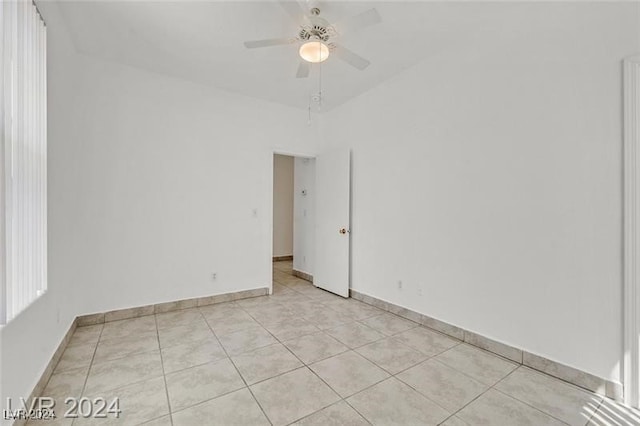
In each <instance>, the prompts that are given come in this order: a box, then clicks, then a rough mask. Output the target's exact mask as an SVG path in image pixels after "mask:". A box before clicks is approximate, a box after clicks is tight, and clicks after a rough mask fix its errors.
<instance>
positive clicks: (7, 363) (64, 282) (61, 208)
mask: <svg viewBox="0 0 640 426" xmlns="http://www.w3.org/2000/svg"><path fill="white" fill-rule="evenodd" d="M42 6H44V7H42ZM49 6H50V5H49V4H47V5H39V8H40V10H41V11H42V12H44V11H46V12H47V13H46V15H45V20H46V22H47V34H48V35H47V55H48V58H47V67H48V75H47V85H48V96H47V109H48V123H47V125H48V129H47V132H48V137H47V139H48V140H47V143H48V288H47V291H46V292H45V293H44V294H43V295H42V296H41V297H39V298H38V299H37V300H36V301H35V302H34V303H32V304H31V305H30V306H28V307H27V308H26V309H25V310H24V311H22V312H21V313H20V314H19V315H18V316H16V317H15V318H14V319H13V320H12V321H10V322H9V323H8V324H7V325H4V326H0V401H1V402H0V410H2V409H4V408H7V406H6V401H7V398H11V399H12V402H13V407H14V409H15V408H17V407H19V406H20V401H19V398H21V397H22V398H26V397H28V396H29V395H30V393H31V391H32V389H33V388H34V386H35V385H36V383H37V381H38V379H39V378H40V375H41V374H42V372H43V371H44V369H45V367H46V365H47V364H48V363H49V360H50V359H51V357H52V355H53V353H54V351H55V350H56V348H57V347H58V344H59V343H60V341H61V340H62V338H63V337H64V335H65V333H66V332H67V330H68V329H69V327H70V326H71V324H72V322H73V320H74V318H75V316H76V315H77V313H78V311H79V309H80V306H81V301H80V291H79V289H78V287H77V286H76V284H77V281H76V280H75V266H76V262H77V259H76V258H74V255H73V254H74V253H75V252H76V251H81V250H86V249H87V241H86V240H85V239H83V238H82V237H81V235H79V234H78V233H77V232H76V229H75V227H74V223H73V220H72V219H71V220H70V218H71V217H73V216H74V215H75V211H76V208H77V207H78V205H79V200H78V198H77V194H75V193H74V192H73V191H72V190H70V188H72V187H73V186H75V185H76V182H77V181H78V180H80V179H81V175H80V174H79V167H78V163H77V162H76V161H75V160H74V158H75V157H74V152H75V150H76V149H77V147H78V145H79V142H80V139H79V138H78V137H77V134H76V127H77V126H76V124H77V121H76V120H77V113H78V109H77V104H76V103H75V94H76V91H75V90H74V89H75V82H76V81H77V77H78V73H77V72H78V69H77V67H76V57H75V54H74V49H73V46H72V45H71V42H70V40H69V38H68V37H67V34H66V32H65V30H64V28H63V27H62V26H60V25H58V23H59V20H58V18H59V16H58V15H57V14H56V8H55V6H54V7H49ZM10 423H11V422H9V421H8V420H5V419H4V418H3V416H2V417H0V424H3V425H4V424H10Z"/></svg>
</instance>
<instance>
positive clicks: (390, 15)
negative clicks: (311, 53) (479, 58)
mask: <svg viewBox="0 0 640 426" xmlns="http://www.w3.org/2000/svg"><path fill="white" fill-rule="evenodd" d="M58 4H59V8H60V12H61V15H62V16H63V18H64V20H65V22H66V25H67V27H68V29H69V32H70V34H71V38H72V40H73V43H74V44H75V47H76V49H77V50H78V51H79V52H81V53H83V54H87V55H92V56H97V57H101V58H103V59H106V60H110V61H115V62H118V63H122V64H127V65H131V66H134V67H138V68H142V69H147V70H151V71H154V72H158V73H164V74H167V75H171V76H175V77H180V78H184V79H187V80H190V81H194V82H198V83H203V84H207V85H211V86H215V87H218V88H222V89H225V90H229V91H232V92H237V93H241V94H244V95H249V96H253V97H256V98H261V99H266V100H269V101H273V102H278V103H282V104H285V105H290V106H294V107H300V108H306V107H307V105H308V102H309V96H310V94H312V93H315V92H317V91H318V83H319V78H318V77H319V74H318V67H317V65H314V67H313V69H312V71H311V75H310V77H309V78H307V79H296V78H295V73H296V69H297V65H298V61H299V58H298V55H297V46H296V45H287V46H275V47H269V48H263V49H252V50H249V49H246V48H245V47H244V45H243V41H245V40H257V39H263V38H276V37H293V36H295V34H296V28H297V27H296V25H295V23H294V22H293V21H292V20H291V19H290V18H289V16H288V15H287V14H286V13H285V11H284V10H283V9H282V7H281V6H280V5H279V4H278V3H277V2H275V1H259V2H244V1H233V2H220V1H194V2H191V1H160V2H153V1H90V2H87V1H80V2H73V1H62V2H59V3H58ZM301 4H302V5H303V7H307V6H308V5H305V2H304V0H303V1H301ZM314 4H315V5H318V7H320V9H321V11H322V15H321V16H323V17H324V18H325V19H327V20H328V21H329V22H335V21H338V20H341V19H343V18H345V17H349V16H352V15H355V14H357V13H360V12H363V11H365V10H367V9H369V8H371V7H375V8H377V9H378V11H379V13H380V15H381V16H382V23H381V24H378V25H376V26H373V27H369V28H365V29H363V30H362V31H360V32H358V33H353V34H347V35H345V36H344V37H342V38H341V39H340V43H341V44H343V45H344V46H345V47H348V48H349V49H351V50H353V51H355V52H356V53H358V54H360V55H361V56H364V57H365V58H367V59H369V60H370V61H371V65H370V66H369V67H368V68H367V69H366V70H364V71H359V70H357V69H355V68H352V67H350V66H349V65H347V64H345V63H344V62H342V61H340V60H338V59H337V58H336V57H331V56H330V57H329V59H328V60H327V61H326V62H324V63H323V65H322V88H323V95H324V104H323V108H324V110H329V109H331V108H332V107H335V106H337V105H340V104H342V103H344V102H345V101H347V100H349V99H351V98H353V97H355V96H358V95H359V94H361V93H363V92H365V91H367V90H369V89H371V88H373V87H375V86H376V85H378V84H380V83H381V82H383V81H385V80H387V79H389V78H391V77H392V76H394V75H396V74H398V73H399V72H401V71H402V70H404V69H406V68H408V67H411V66H412V65H414V64H416V63H417V62H419V61H422V60H429V58H433V57H435V56H436V55H437V54H438V52H439V51H441V50H442V49H452V48H455V47H456V46H459V45H460V44H466V43H472V41H473V40H474V39H475V38H476V36H477V35H478V34H479V33H481V32H482V31H493V30H495V29H500V31H507V32H509V31H510V30H509V28H511V29H512V30H516V29H518V28H519V25H518V21H519V19H518V16H519V15H521V14H522V13H526V8H524V9H523V8H518V7H516V8H513V7H509V6H507V5H505V4H504V3H503V4H502V6H496V5H495V4H493V5H491V4H487V3H433V2H399V1H393V2H380V1H373V2H367V1H352V2H335V1H325V2H314ZM497 7H499V9H497ZM497 10H499V11H500V13H496V12H497ZM467 47H468V46H467Z"/></svg>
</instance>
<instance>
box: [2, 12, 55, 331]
mask: <svg viewBox="0 0 640 426" xmlns="http://www.w3.org/2000/svg"><path fill="white" fill-rule="evenodd" d="M0 23H1V24H2V26H1V27H0V37H1V42H0V55H1V57H2V69H1V71H2V74H1V81H0V83H1V84H0V91H1V92H0V99H1V102H0V104H1V105H0V124H1V125H2V128H1V129H0V138H1V139H0V153H1V159H2V161H0V211H1V212H2V215H3V217H2V218H1V219H2V220H0V255H1V256H0V257H1V259H0V267H2V270H1V271H0V272H1V274H0V284H2V285H1V286H0V287H1V289H0V302H1V303H0V324H3V323H6V322H8V321H10V320H11V319H12V318H14V317H15V316H16V315H17V314H18V313H20V311H22V310H23V309H24V308H26V307H27V306H28V305H29V304H30V303H31V302H33V301H34V300H35V299H36V298H37V297H38V296H39V295H41V294H42V293H43V292H44V291H45V290H46V288H47V78H46V76H47V67H46V65H47V64H46V51H47V38H46V33H47V32H46V27H45V24H44V21H43V20H42V17H41V16H40V14H39V12H38V10H37V8H36V6H35V5H34V4H33V3H32V2H31V0H28V1H25V0H9V1H2V2H0Z"/></svg>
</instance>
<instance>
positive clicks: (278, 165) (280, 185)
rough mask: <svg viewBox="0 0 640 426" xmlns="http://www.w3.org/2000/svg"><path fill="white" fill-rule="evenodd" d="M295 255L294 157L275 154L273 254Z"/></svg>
mask: <svg viewBox="0 0 640 426" xmlns="http://www.w3.org/2000/svg"><path fill="white" fill-rule="evenodd" d="M292 255H293V157H290V156H288V155H279V154H275V155H274V156H273V256H274V257H276V256H292Z"/></svg>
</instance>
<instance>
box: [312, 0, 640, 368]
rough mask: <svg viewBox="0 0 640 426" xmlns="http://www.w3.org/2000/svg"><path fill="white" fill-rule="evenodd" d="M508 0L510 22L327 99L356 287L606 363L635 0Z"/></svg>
mask: <svg viewBox="0 0 640 426" xmlns="http://www.w3.org/2000/svg"><path fill="white" fill-rule="evenodd" d="M499 5H500V4H498V6H495V7H497V8H498V7H500V6H499ZM488 7H489V5H488ZM518 8H524V9H518ZM505 10H516V11H518V13H520V12H526V13H520V14H519V16H521V17H522V18H521V20H520V21H518V22H517V23H518V29H517V31H516V30H513V28H512V27H513V23H510V25H507V26H505V27H503V26H500V25H496V26H495V28H493V29H491V30H485V31H483V32H479V33H478V34H476V35H474V38H473V39H470V40H468V41H469V43H466V42H459V43H451V45H452V48H451V49H443V53H441V54H439V55H438V56H433V57H431V58H429V59H428V60H425V61H424V62H422V63H421V64H419V65H418V66H415V67H413V68H411V69H409V70H407V71H405V72H404V73H403V74H401V75H399V76H397V77H396V78H394V79H393V80H391V81H388V82H386V83H384V84H383V85H381V86H379V87H378V88H376V89H374V90H372V91H370V92H368V93H366V94H364V95H362V96H360V97H359V98H357V99H355V100H353V101H350V102H349V103H348V104H346V105H344V106H343V107H340V108H338V109H335V110H332V111H331V112H330V113H328V115H327V116H326V120H327V123H328V125H327V126H326V128H325V129H324V132H325V134H326V135H325V138H326V141H327V145H332V144H336V145H350V146H352V148H353V183H352V184H353V223H352V229H353V233H352V238H353V265H352V268H353V271H352V273H353V281H352V287H353V288H354V289H356V290H358V291H361V292H363V293H366V294H369V295H372V296H375V297H378V298H381V299H385V300H388V301H390V302H393V303H396V304H399V305H402V306H405V307H407V308H410V309H412V310H415V311H418V312H422V313H424V314H427V315H430V316H432V317H435V318H438V319H441V320H443V321H447V322H449V323H451V324H454V325H457V326H460V327H463V328H466V329H469V330H472V331H475V332H478V333H480V334H482V335H485V336H488V337H490V338H494V339H496V340H499V341H502V342H505V343H508V344H511V345H514V346H517V347H520V348H523V349H526V350H528V351H530V352H533V353H537V354H540V355H542V356H545V357H548V358H550V359H553V360H557V361H559V362H562V363H564V364H568V365H570V366H573V367H577V368H579V369H582V370H585V371H587V372H590V373H593V374H595V375H598V376H601V377H604V378H607V379H611V380H619V379H620V366H619V361H620V359H621V348H622V340H621V338H622V333H621V330H622V323H621V318H622V314H621V308H622V305H621V300H622V294H621V289H622V285H621V205H622V204H621V187H622V186H621V185H622V183H621V175H622V174H621V167H622V161H621V159H622V152H621V147H622V142H621V134H622V133H621V122H622V119H621V117H622V115H621V60H622V58H623V57H624V56H626V55H630V54H632V53H635V52H638V51H640V41H639V38H638V28H639V22H638V16H639V15H638V5H637V4H622V3H615V4H603V3H599V4H596V3H590V4H585V3H538V4H521V5H513V4H512V5H510V6H508V7H507V8H505ZM496 13H502V12H501V10H496ZM544 22H548V23H550V24H549V25H548V26H547V27H546V28H541V27H540V25H542V24H541V23H544ZM449 41H450V40H447V39H444V38H443V40H442V42H443V43H448V42H449ZM458 41H460V40H458ZM398 280H402V281H403V288H402V290H400V289H398V286H397V282H398Z"/></svg>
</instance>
